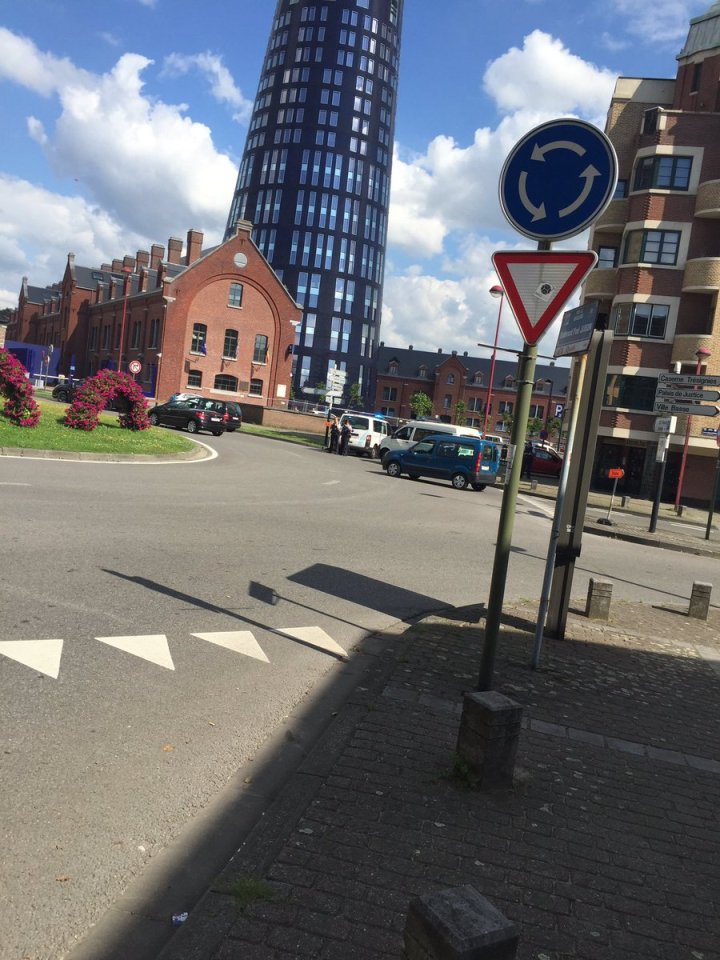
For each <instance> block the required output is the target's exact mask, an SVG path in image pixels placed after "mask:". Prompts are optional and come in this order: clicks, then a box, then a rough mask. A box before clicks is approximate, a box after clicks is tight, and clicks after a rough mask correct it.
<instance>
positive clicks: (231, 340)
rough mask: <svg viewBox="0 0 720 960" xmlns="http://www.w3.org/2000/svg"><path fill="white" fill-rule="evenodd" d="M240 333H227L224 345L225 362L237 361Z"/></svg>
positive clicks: (234, 331) (232, 331) (228, 331)
mask: <svg viewBox="0 0 720 960" xmlns="http://www.w3.org/2000/svg"><path fill="white" fill-rule="evenodd" d="M237 349H238V332H237V330H226V331H225V342H224V343H223V354H222V355H223V358H224V359H225V360H237Z"/></svg>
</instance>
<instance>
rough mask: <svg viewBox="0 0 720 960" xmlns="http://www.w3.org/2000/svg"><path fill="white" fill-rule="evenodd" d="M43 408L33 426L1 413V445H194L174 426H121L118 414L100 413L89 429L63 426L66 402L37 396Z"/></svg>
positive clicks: (137, 448) (103, 448) (123, 449)
mask: <svg viewBox="0 0 720 960" xmlns="http://www.w3.org/2000/svg"><path fill="white" fill-rule="evenodd" d="M36 399H37V402H38V406H39V407H40V410H41V411H42V415H41V417H40V422H39V423H38V425H37V426H36V427H18V426H15V424H14V423H11V422H10V421H9V420H6V419H5V417H3V416H0V447H14V448H17V447H20V448H22V449H24V450H71V451H73V452H75V453H144V454H150V455H156V456H157V455H167V454H173V453H184V452H186V451H188V450H192V449H193V448H194V446H195V445H194V444H193V443H192V441H190V440H188V438H187V437H185V436H183V435H182V434H181V433H176V432H175V431H174V430H165V429H163V428H162V427H151V428H150V429H149V430H123V428H122V427H121V426H120V424H119V423H118V418H117V414H112V413H101V414H100V423H99V425H98V426H97V427H96V428H95V429H94V430H91V431H89V432H88V431H87V430H73V429H71V428H70V427H65V426H63V422H62V421H63V417H64V416H65V410H66V409H67V404H65V403H56V402H55V401H53V400H43V399H40V398H38V397H37V396H36ZM0 403H2V400H0Z"/></svg>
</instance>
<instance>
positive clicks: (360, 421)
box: [343, 417, 370, 430]
mask: <svg viewBox="0 0 720 960" xmlns="http://www.w3.org/2000/svg"><path fill="white" fill-rule="evenodd" d="M343 423H349V424H350V426H351V427H352V428H353V430H369V429H370V421H369V420H368V418H367V417H343Z"/></svg>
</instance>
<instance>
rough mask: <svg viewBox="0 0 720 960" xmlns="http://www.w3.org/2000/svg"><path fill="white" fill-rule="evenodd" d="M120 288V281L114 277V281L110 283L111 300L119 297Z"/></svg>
mask: <svg viewBox="0 0 720 960" xmlns="http://www.w3.org/2000/svg"><path fill="white" fill-rule="evenodd" d="M118 286H119V283H118V281H117V280H116V279H115V277H113V278H112V280H111V281H110V299H111V300H115V298H116V297H117V291H118Z"/></svg>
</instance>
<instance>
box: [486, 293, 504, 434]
mask: <svg viewBox="0 0 720 960" xmlns="http://www.w3.org/2000/svg"><path fill="white" fill-rule="evenodd" d="M490 296H491V297H494V298H495V299H496V300H499V301H500V304H499V306H498V314H497V324H496V325H495V340H494V341H493V352H492V360H491V361H490V380H489V382H488V388H487V398H486V400H485V420H484V422H483V436H485V434H486V433H487V427H488V418H489V416H490V401H491V400H492V388H493V378H494V377H495V360H496V359H497V350H498V337H499V336H500V317H501V316H502V307H503V300H504V299H505V291H504V290H503V288H502V287H501V286H500V285H499V284H495V286H494V287H490Z"/></svg>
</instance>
